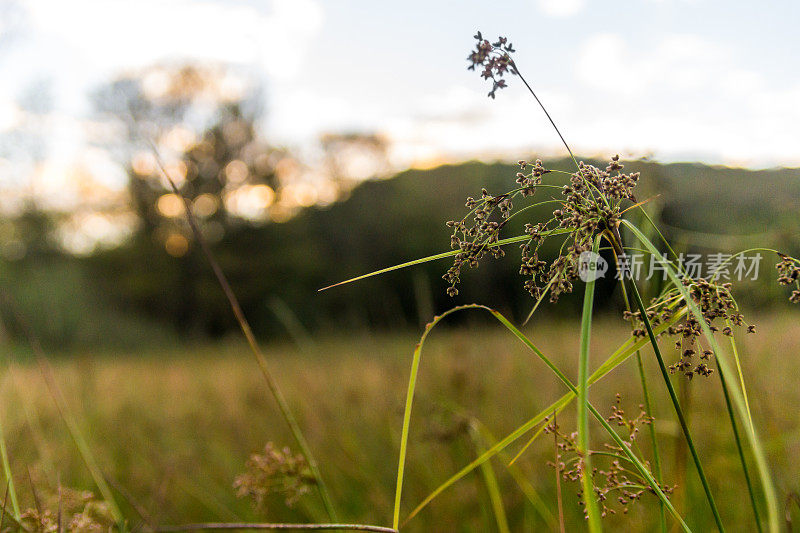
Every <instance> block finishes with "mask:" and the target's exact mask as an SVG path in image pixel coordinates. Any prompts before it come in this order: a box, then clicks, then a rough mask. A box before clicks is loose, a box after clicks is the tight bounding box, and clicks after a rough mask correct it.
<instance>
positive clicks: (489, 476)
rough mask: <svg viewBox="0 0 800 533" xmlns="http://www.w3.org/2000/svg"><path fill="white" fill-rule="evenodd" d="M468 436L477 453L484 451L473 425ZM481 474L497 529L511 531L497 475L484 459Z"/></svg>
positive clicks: (504, 531)
mask: <svg viewBox="0 0 800 533" xmlns="http://www.w3.org/2000/svg"><path fill="white" fill-rule="evenodd" d="M470 436H471V437H472V442H473V443H474V444H475V449H476V450H477V451H478V454H479V455H480V454H482V453H485V452H486V447H485V446H484V444H483V442H482V439H481V436H480V433H479V432H478V430H477V428H475V427H474V425H470ZM481 474H482V475H483V482H484V483H485V484H486V490H487V492H488V493H489V500H490V501H491V504H492V513H494V520H495V522H497V530H498V531H499V532H500V533H511V529H510V528H509V527H508V517H507V516H506V510H505V508H504V507H503V496H502V494H501V493H500V487H499V485H498V484H497V476H496V475H495V473H494V468H492V463H491V461H486V462H484V463H483V464H481Z"/></svg>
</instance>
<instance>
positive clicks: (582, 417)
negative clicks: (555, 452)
mask: <svg viewBox="0 0 800 533" xmlns="http://www.w3.org/2000/svg"><path fill="white" fill-rule="evenodd" d="M599 245H600V238H599V237H598V238H596V239H595V240H594V247H593V248H592V253H594V254H597V248H598V246H599ZM594 274H595V266H594V262H590V264H589V270H588V275H589V277H590V280H589V281H587V282H586V289H585V290H584V293H583V312H582V313H581V343H580V358H579V360H578V453H579V454H580V455H581V461H582V462H583V469H582V472H581V483H582V485H583V501H584V504H585V505H586V514H587V516H588V518H589V531H591V532H595V531H602V530H603V526H602V524H601V523H600V509H599V508H598V506H597V499H596V498H595V494H594V482H593V481H592V463H591V458H590V456H589V394H588V393H589V342H590V340H591V332H592V312H593V311H594V283H595V280H594Z"/></svg>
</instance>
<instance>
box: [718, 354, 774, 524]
mask: <svg viewBox="0 0 800 533" xmlns="http://www.w3.org/2000/svg"><path fill="white" fill-rule="evenodd" d="M717 372H718V373H719V381H720V383H721V384H722V394H723V395H724V396H725V407H726V408H727V410H728V417H729V418H730V420H731V428H732V429H733V440H734V441H736V451H737V452H738V453H739V461H740V462H741V463H742V472H743V473H744V479H745V481H746V482H747V492H748V493H749V494H750V505H752V506H753V516H754V517H755V519H756V528H757V529H758V533H761V532H762V531H763V529H762V528H761V516H760V515H759V513H758V505H757V504H756V494H755V490H754V488H753V482H752V481H751V480H750V471H749V470H748V469H747V461H746V460H745V458H744V450H743V449H742V441H741V439H740V438H739V429H738V427H737V426H736V416H735V415H734V414H733V405H731V397H730V395H729V394H728V384H727V383H726V382H725V374H723V371H722V366H720V364H719V359H717Z"/></svg>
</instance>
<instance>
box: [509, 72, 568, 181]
mask: <svg viewBox="0 0 800 533" xmlns="http://www.w3.org/2000/svg"><path fill="white" fill-rule="evenodd" d="M511 65H512V66H513V67H514V70H515V71H516V72H517V76H519V79H521V80H522V83H524V84H525V87H527V88H528V92H530V93H531V94H532V95H533V97H534V98H535V99H536V103H537V104H539V107H541V108H542V111H544V114H545V115H546V116H547V120H549V121H550V124H551V125H552V126H553V129H554V130H556V133H557V134H558V137H559V138H560V139H561V142H562V143H563V144H564V148H566V149H567V152H569V156H570V157H571V158H572V162H573V163H575V167H576V168H580V167H579V166H578V161H577V160H576V159H575V156H574V155H573V154H572V149H571V148H570V147H569V145H568V144H567V141H566V140H565V139H564V136H563V135H561V131H560V130H559V129H558V126H556V123H555V122H554V121H553V117H551V116H550V113H548V112H547V109H546V108H545V107H544V104H543V103H542V101H541V100H539V97H538V96H536V93H535V92H534V90H533V88H532V87H531V86H530V84H529V83H528V81H527V80H526V79H525V78H524V77H523V76H522V72H520V71H519V68H518V67H517V64H516V63H515V62H514V60H513V59H512V60H511Z"/></svg>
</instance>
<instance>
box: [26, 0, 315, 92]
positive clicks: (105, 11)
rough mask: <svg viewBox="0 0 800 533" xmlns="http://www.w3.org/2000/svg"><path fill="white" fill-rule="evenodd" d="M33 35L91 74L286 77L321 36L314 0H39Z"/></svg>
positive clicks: (35, 6)
mask: <svg viewBox="0 0 800 533" xmlns="http://www.w3.org/2000/svg"><path fill="white" fill-rule="evenodd" d="M28 9H29V13H30V17H31V21H32V23H33V26H34V30H35V31H37V32H39V33H40V34H41V35H42V36H46V37H48V38H50V39H51V42H52V44H54V45H56V46H60V47H65V48H66V52H68V53H69V54H70V57H71V58H72V59H73V61H75V62H77V61H89V62H90V64H91V66H92V67H93V68H95V69H97V68H102V69H119V68H126V67H137V66H142V65H146V64H148V63H152V62H154V61H158V60H161V59H166V58H175V57H179V58H193V59H200V60H217V61H226V62H233V63H239V64H256V65H260V66H262V67H263V68H264V69H266V71H267V72H268V73H269V74H270V75H273V76H279V77H287V76H288V77H291V76H292V75H293V74H294V73H295V72H296V71H297V69H298V66H299V63H300V61H301V60H302V56H303V54H304V52H305V49H306V47H307V45H308V41H309V40H310V39H311V38H312V37H313V36H314V35H315V34H316V33H317V31H318V30H319V28H320V26H321V24H322V19H323V13H322V9H321V8H320V6H319V5H318V4H317V3H316V1H315V0H273V1H272V2H271V5H270V9H268V10H264V9H261V8H258V7H255V6H254V5H252V4H240V5H234V6H231V5H230V4H227V5H226V4H225V3H222V2H213V1H210V0H207V1H203V2H192V1H189V0H174V1H171V2H163V1H160V0H139V1H137V2H132V1H125V0H116V1H114V0H74V1H70V2H62V1H61V0H39V1H37V2H31V3H30V5H29V6H28Z"/></svg>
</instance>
